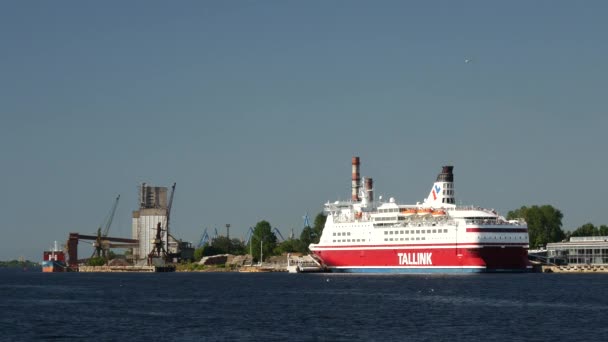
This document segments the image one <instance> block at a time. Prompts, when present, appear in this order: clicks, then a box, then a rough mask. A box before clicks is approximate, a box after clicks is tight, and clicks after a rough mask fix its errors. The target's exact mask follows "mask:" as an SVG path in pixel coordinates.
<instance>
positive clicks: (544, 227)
mask: <svg viewBox="0 0 608 342" xmlns="http://www.w3.org/2000/svg"><path fill="white" fill-rule="evenodd" d="M518 218H523V219H524V220H526V222H527V223H528V234H529V236H530V247H531V248H538V247H542V246H546V245H547V243H549V242H558V241H562V240H563V239H564V237H565V236H566V234H565V233H564V231H563V230H562V218H563V214H562V213H561V211H559V210H558V209H556V208H554V207H553V206H551V205H543V206H540V207H539V206H537V205H533V206H531V207H526V206H522V207H521V208H519V209H516V210H513V211H509V213H508V214H507V219H509V220H514V219H518Z"/></svg>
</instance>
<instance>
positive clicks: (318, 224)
mask: <svg viewBox="0 0 608 342" xmlns="http://www.w3.org/2000/svg"><path fill="white" fill-rule="evenodd" d="M325 221H327V216H325V214H323V213H318V214H317V216H316V217H315V223H314V224H313V226H312V230H313V233H314V238H313V243H319V240H320V239H321V234H322V233H323V227H325Z"/></svg>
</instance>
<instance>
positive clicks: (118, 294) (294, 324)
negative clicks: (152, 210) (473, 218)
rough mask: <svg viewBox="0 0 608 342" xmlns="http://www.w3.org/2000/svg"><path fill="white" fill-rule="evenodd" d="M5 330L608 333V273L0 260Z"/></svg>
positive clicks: (559, 336)
mask: <svg viewBox="0 0 608 342" xmlns="http://www.w3.org/2000/svg"><path fill="white" fill-rule="evenodd" d="M0 298H1V301H0V303H1V304H0V340H3V341H4V340H5V341H30V340H54V341H68V340H69V341H73V340H101V341H123V340H128V341H159V340H165V341H245V340H248V341H478V340H483V341H551V340H552V341H567V340H569V341H606V340H608V275H602V274H593V275H565V274H481V275H456V276H455V275H449V276H447V275H446V276H441V275H432V276H431V275H399V276H396V275H339V274H287V273H246V274H244V273H165V274H118V273H114V274H86V273H80V274H79V273H65V274H60V273H58V274H43V273H39V272H31V271H30V272H22V271H8V270H0Z"/></svg>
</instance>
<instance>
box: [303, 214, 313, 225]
mask: <svg viewBox="0 0 608 342" xmlns="http://www.w3.org/2000/svg"><path fill="white" fill-rule="evenodd" d="M302 218H303V219H304V227H311V226H310V220H309V219H308V213H306V214H304V216H302Z"/></svg>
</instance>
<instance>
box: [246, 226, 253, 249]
mask: <svg viewBox="0 0 608 342" xmlns="http://www.w3.org/2000/svg"><path fill="white" fill-rule="evenodd" d="M251 236H253V228H251V227H249V230H248V231H247V237H245V245H248V244H249V241H250V240H251Z"/></svg>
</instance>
